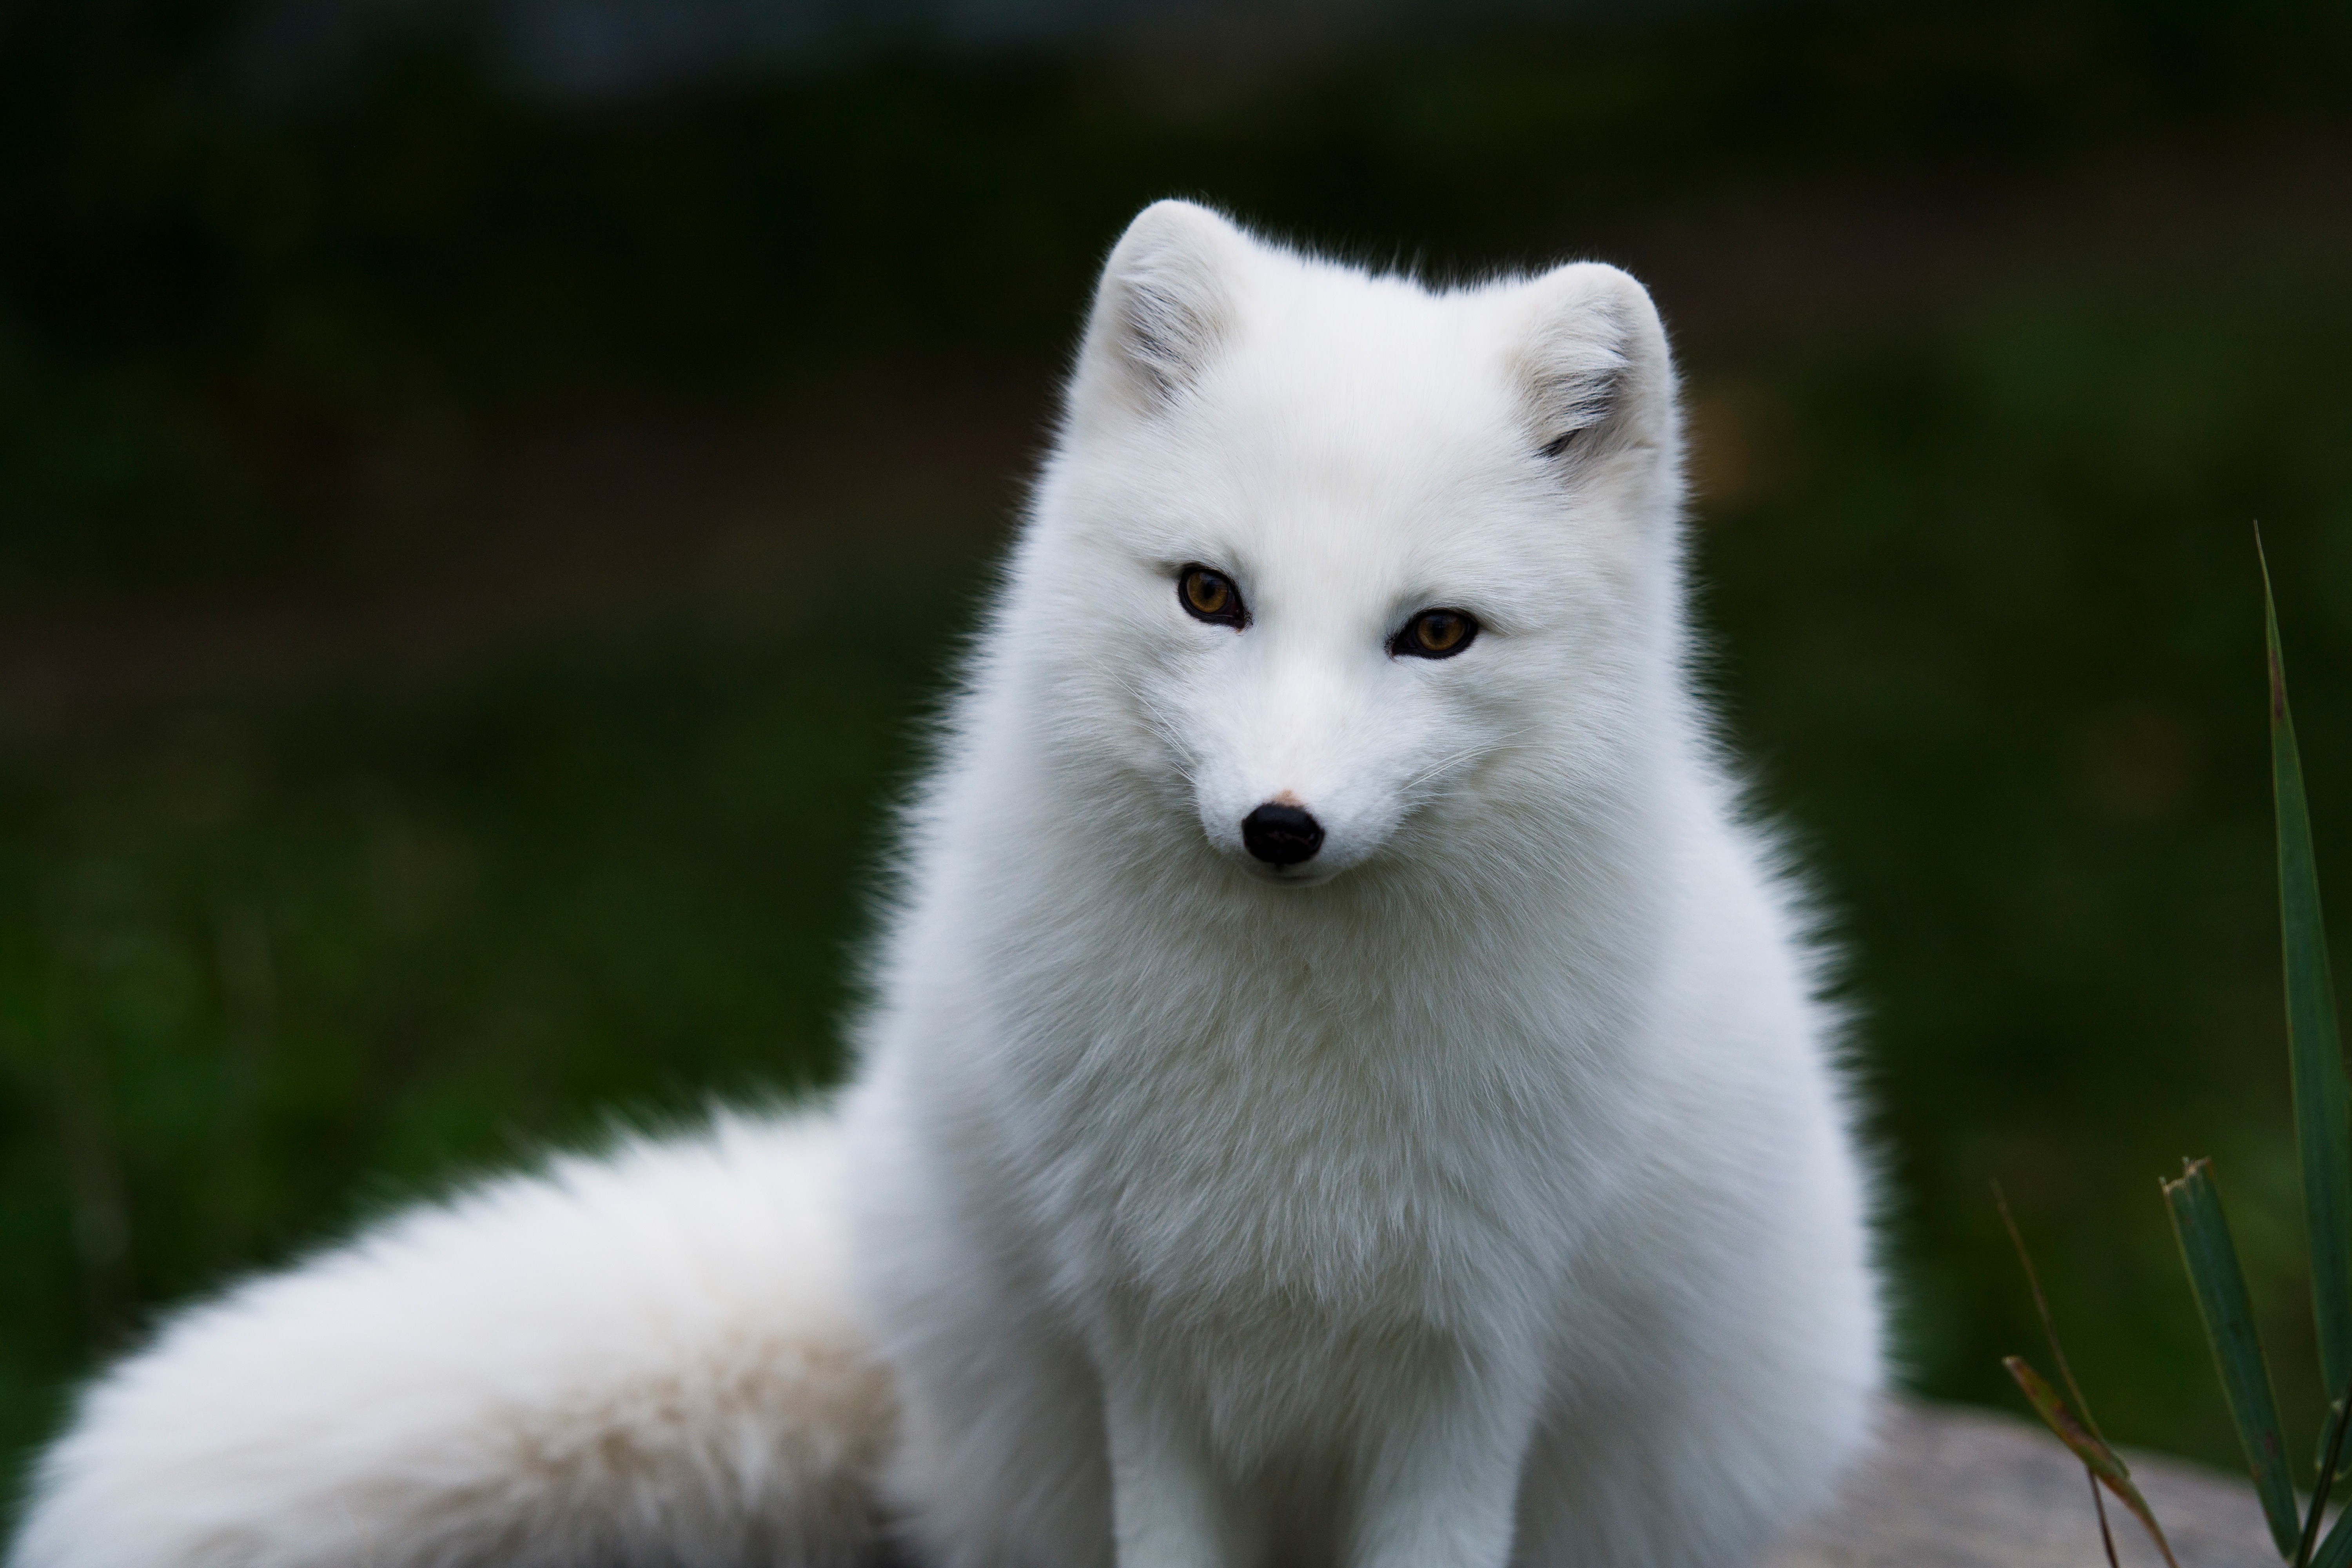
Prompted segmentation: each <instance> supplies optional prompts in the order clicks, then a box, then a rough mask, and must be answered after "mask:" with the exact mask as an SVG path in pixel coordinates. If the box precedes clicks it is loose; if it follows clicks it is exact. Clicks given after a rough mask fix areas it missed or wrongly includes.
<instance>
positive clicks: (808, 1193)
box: [10, 1116, 895, 1568]
mask: <svg viewBox="0 0 2352 1568" xmlns="http://www.w3.org/2000/svg"><path fill="white" fill-rule="evenodd" d="M840 1189H841V1158H840V1139H839V1136H838V1131H837V1127H836V1125H835V1123H834V1122H833V1121H831V1120H830V1119H829V1118H816V1117H806V1116H803V1117H798V1118H790V1119H777V1120H769V1121H758V1120H744V1119H738V1118H732V1117H722V1118H720V1119H719V1121H717V1123H716V1124H715V1125H714V1126H713V1127H712V1129H711V1130H710V1131H709V1132H708V1133H707V1134H705V1135H704V1136H701V1137H698V1138H694V1139H691V1140H685V1141H680V1142H671V1143H649V1142H629V1143H627V1144H625V1145H624V1146H623V1147H622V1148H621V1149H619V1150H618V1151H617V1152H614V1153H613V1154H612V1155H611V1156H609V1157H607V1158H605V1159H603V1160H583V1159H572V1160H563V1161H560V1162H558V1163H555V1164H554V1165H553V1166H552V1168H551V1169H550V1170H549V1171H548V1172H547V1173H545V1174H544V1175H542V1176H538V1177H531V1178H524V1179H510V1180H508V1181H503V1182H499V1183H496V1184H491V1185H488V1186H486V1187H483V1188H481V1189H480V1190H478V1191H477V1192H474V1193H473V1194H470V1195H467V1196H466V1197H464V1198H461V1199H459V1200H458V1201H457V1202H455V1203H452V1204H448V1205H436V1206H433V1207H429V1208H424V1209H419V1210H415V1211H413V1212H411V1213H409V1214H406V1215H401V1216H399V1217H398V1218H395V1219H394V1220H393V1221H391V1222H390V1223H388V1224H386V1225H384V1226H382V1227H380V1228H378V1229H377V1230H375V1231H374V1232H373V1233H372V1234H370V1235H368V1236H366V1237H363V1238H362V1239H361V1240H360V1241H359V1242H358V1243H356V1244H355V1245H353V1246H351V1247H344V1248H342V1249H340V1250H338V1251H334V1252H331V1253H328V1254H326V1255H325V1256H323V1257H321V1258H317V1259H315V1260H313V1261H312V1262H310V1264H308V1265H306V1266H304V1267H302V1268H298V1269H296V1270H294V1271H293V1272H291V1273H288V1274H281V1275H278V1276H275V1277H273V1278H268V1279H260V1280H257V1281H256V1282H254V1283H252V1284H249V1285H247V1286H245V1287H244V1288H242V1289H237V1290H235V1291H233V1292H231V1293H230V1294H228V1295H227V1296H225V1297H223V1298H222V1299H220V1300H216V1301H212V1302H209V1303H206V1304H205V1305H203V1306H199V1307H196V1308H194V1309H193V1310H189V1311H187V1312H184V1313H183V1314H182V1315H181V1316H180V1317H179V1318H178V1319H176V1320H175V1321H173V1322H172V1323H171V1324H170V1326H169V1327H167V1328H166V1329H165V1330H164V1331H163V1334H162V1335H161V1336H160V1337H159V1338H158V1339H157V1340H156V1342H154V1343H153V1344H152V1345H151V1346H150V1347H149V1348H148V1349H146V1350H145V1351H143V1352H141V1353H139V1354H138V1355H135V1356H133V1357H131V1359H130V1360H129V1361H127V1362H125V1363H123V1364H122V1365H121V1366H119V1367H117V1368H116V1369H115V1370H114V1371H113V1372H111V1373H109V1374H108V1375H107V1376H106V1377H104V1378H103V1379H101V1380H100V1382H99V1384H97V1385H96V1386H95V1387H94V1388H92V1389H91V1390H90V1391H89V1394H87V1395H86V1396H85V1398H84V1400H83V1403H82V1408H81V1412H80V1415H79V1420H78V1421H77V1423H76V1425H75V1426H74V1428H73V1430H72V1431H71V1432H69V1433H68V1436H66V1437H65V1439H64V1440H63V1441H61V1442H60V1443H58V1445H57V1447H55V1448H53V1449H52V1450H50V1452H49V1454H48V1456H47V1459H46V1461H45V1463H44V1465H43V1467H42V1469H41V1473H40V1477H39V1489H38V1492H37V1502H36V1506H35V1507H34V1509H33V1510H32V1512H31V1515H30V1517H29V1518H28V1519H27V1521H26V1524H25V1527H24V1529H23V1531H22V1532H21V1533H20V1534H19V1536H18V1538H17V1541H16V1548H15V1552H14V1555H13V1556H12V1557H11V1559H10V1561H11V1563H14V1564H16V1568H162V1565H164V1564H170V1565H172V1568H199V1565H201V1568H327V1565H329V1564H334V1565H337V1568H427V1565H433V1568H443V1565H449V1568H454V1565H457V1564H480V1565H483V1568H488V1565H489V1564H493V1563H495V1564H500V1565H502V1568H503V1565H509V1564H511V1565H513V1568H593V1565H597V1564H619V1563H632V1564H635V1563H677V1564H680V1565H688V1564H691V1565H694V1568H703V1565H709V1568H719V1565H722V1564H723V1565H727V1568H735V1565H739V1564H751V1563H809V1564H812V1565H814V1564H828V1565H830V1564H846V1563H850V1562H852V1561H854V1560H855V1558H856V1555H857V1552H858V1551H859V1549H860V1547H861V1546H862V1544H863V1543H864V1542H866V1540H867V1539H868V1538H869V1537H870V1535H871V1532H872V1522H871V1519H872V1508H873V1475H874V1471H875V1469H876V1467H877V1463H878V1461H879V1460H880V1459H881V1458H882V1457H883V1455H884V1451H885V1449H886V1447H887V1444H888V1443H889V1441H890V1435H891V1432H892V1429H893V1425H894V1414H895V1408H894V1400H893V1396H892V1393H891V1384H890V1377H889V1373H888V1372H887V1370H886V1369H885V1368H883V1367H882V1366H881V1365H880V1364H879V1363H877V1361H876V1360H875V1359H874V1357H873V1355H872V1353H871V1349H870V1347H871V1337H870V1336H869V1335H868V1334H867V1333H866V1331H865V1330H864V1328H863V1326H862V1325H861V1324H860V1323H858V1322H857V1321H856V1318H855V1316H854V1315H853V1313H852V1311H851V1310H850V1308H849V1298H848V1293H847V1290H846V1289H845V1284H846V1280H845V1274H846V1263H847V1257H846V1247H847V1237H846V1236H845V1232H844V1229H843V1226H842V1223H841V1217H842V1200H841V1190H840Z"/></svg>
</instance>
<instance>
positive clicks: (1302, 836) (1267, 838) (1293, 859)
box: [1242, 801, 1323, 866]
mask: <svg viewBox="0 0 2352 1568" xmlns="http://www.w3.org/2000/svg"><path fill="white" fill-rule="evenodd" d="M1242 847H1243V848H1244V849H1247V850H1248V851H1249V852H1250V853H1251V854H1253V855H1255V856H1256V857H1257V858H1259V859H1261V860H1263V861H1265V863H1266V864H1267V865H1269V866H1296V865H1297V864H1298V863H1299V862H1300V861H1301V860H1312V859H1314V858H1315V851H1317V850H1318V849H1320V848H1322V847H1323V825H1322V824H1321V823H1319V822H1318V821H1316V820H1315V818H1314V816H1312V815H1310V814H1309V813H1308V812H1307V809H1306V808H1305V807H1304V806H1297V805H1276V804H1275V803H1274V802H1272V801H1268V802H1267V803H1266V804H1265V805H1261V806H1259V807H1258V808H1257V809H1256V810H1255V811H1253V812H1251V813H1250V814H1249V815H1248V816H1244V817H1243V818H1242Z"/></svg>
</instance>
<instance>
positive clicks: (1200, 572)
mask: <svg viewBox="0 0 2352 1568" xmlns="http://www.w3.org/2000/svg"><path fill="white" fill-rule="evenodd" d="M1176 598H1177V600H1178V602H1179V603H1181V605H1183V606H1184V613H1185V614H1186V615H1188V616H1192V618H1193V619H1194V620H1196V621H1206V622H1208V623H1209V624H1210V625H1211V626H1232V627H1234V629H1236V630H1238V629H1240V628H1241V627H1242V626H1246V625H1248V624H1249V612H1248V611H1246V610H1244V609H1243V608H1242V591H1241V590H1240V589H1239V588H1236V587H1234V580H1233V579H1232V578H1231V577H1228V576H1226V575H1225V574H1223V573H1222V572H1215V571H1212V570H1210V569H1209V568H1208V567H1206V566H1187V567H1185V568H1184V570H1183V572H1182V573H1181V574H1180V575H1179V576H1178V577H1177V579H1176Z"/></svg>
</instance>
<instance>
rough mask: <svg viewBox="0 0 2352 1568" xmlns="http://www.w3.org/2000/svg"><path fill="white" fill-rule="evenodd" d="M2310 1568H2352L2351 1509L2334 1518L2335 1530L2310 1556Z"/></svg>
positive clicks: (2331, 1531) (2330, 1532)
mask: <svg viewBox="0 0 2352 1568" xmlns="http://www.w3.org/2000/svg"><path fill="white" fill-rule="evenodd" d="M2311 1568H2352V1508H2347V1509H2346V1510H2344V1511H2343V1512H2342V1513H2339V1514H2337V1515H2336V1526H2335V1528H2334V1529H2332V1530H2330V1531H2328V1532H2327V1539H2326V1540H2325V1541H2323V1542H2320V1543H2319V1550H2318V1551H2316V1552H2313V1553H2312V1554H2311Z"/></svg>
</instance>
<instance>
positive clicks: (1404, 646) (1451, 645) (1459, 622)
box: [1389, 610, 1478, 658]
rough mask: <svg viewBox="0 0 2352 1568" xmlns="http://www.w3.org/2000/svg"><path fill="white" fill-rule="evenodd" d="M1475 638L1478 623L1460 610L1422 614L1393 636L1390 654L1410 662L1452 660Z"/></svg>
mask: <svg viewBox="0 0 2352 1568" xmlns="http://www.w3.org/2000/svg"><path fill="white" fill-rule="evenodd" d="M1477 635H1478V623H1477V622H1476V621H1475V620H1473V619H1472V618H1471V617H1470V616H1468V615H1466V614H1465V613H1464V612H1462V611H1460V610H1423V611H1422V612H1421V614H1419V615H1417V616H1413V618H1412V620H1411V621H1408V622H1407V623H1406V624H1405V628H1404V630H1402V631H1401V632H1399V633H1397V636H1396V641H1394V642H1392V643H1391V644H1390V645H1389V651H1390V652H1391V653H1398V654H1409V655H1411V656H1412V658H1453V657H1454V655H1455V654H1457V653H1460V652H1461V651H1462V650H1463V649H1464V648H1465V647H1469V646H1470V639H1471V638H1473V637H1476V636H1477Z"/></svg>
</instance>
